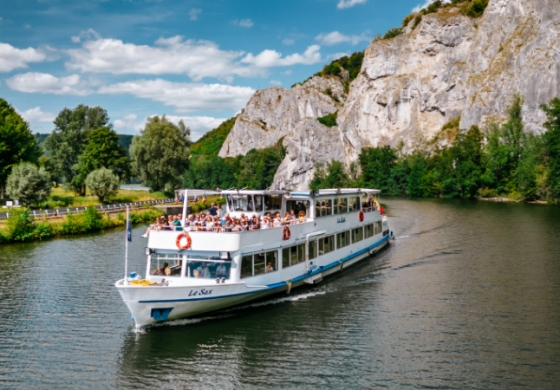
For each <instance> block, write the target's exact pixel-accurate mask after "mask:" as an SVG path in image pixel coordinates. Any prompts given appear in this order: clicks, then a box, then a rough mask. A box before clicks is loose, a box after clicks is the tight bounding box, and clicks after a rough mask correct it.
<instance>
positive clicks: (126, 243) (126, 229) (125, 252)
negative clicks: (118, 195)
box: [124, 206, 130, 285]
mask: <svg viewBox="0 0 560 390" xmlns="http://www.w3.org/2000/svg"><path fill="white" fill-rule="evenodd" d="M128 211H129V210H128V206H126V227H125V229H124V284H125V285H127V284H128V224H129V223H130V219H129V215H128V214H129V213H128Z"/></svg>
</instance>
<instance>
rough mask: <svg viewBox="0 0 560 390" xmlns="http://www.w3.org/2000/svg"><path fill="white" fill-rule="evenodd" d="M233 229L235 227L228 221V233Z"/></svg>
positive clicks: (226, 228)
mask: <svg viewBox="0 0 560 390" xmlns="http://www.w3.org/2000/svg"><path fill="white" fill-rule="evenodd" d="M232 227H233V225H232V224H231V222H229V221H228V222H227V223H226V227H225V230H226V232H228V233H229V232H231V229H232Z"/></svg>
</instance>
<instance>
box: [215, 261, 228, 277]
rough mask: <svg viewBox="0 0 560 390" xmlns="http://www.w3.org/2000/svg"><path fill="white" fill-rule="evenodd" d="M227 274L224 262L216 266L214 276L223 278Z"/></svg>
mask: <svg viewBox="0 0 560 390" xmlns="http://www.w3.org/2000/svg"><path fill="white" fill-rule="evenodd" d="M226 276H227V267H226V266H225V264H224V263H220V264H218V267H217V268H216V277H217V278H225V277H226Z"/></svg>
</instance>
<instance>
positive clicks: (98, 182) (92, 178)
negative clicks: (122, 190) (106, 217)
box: [85, 168, 120, 202]
mask: <svg viewBox="0 0 560 390" xmlns="http://www.w3.org/2000/svg"><path fill="white" fill-rule="evenodd" d="M119 184H120V181H119V177H118V176H117V175H115V174H114V173H113V171H111V170H110V169H107V168H99V169H96V170H94V171H93V172H91V173H90V174H89V175H87V177H86V179H85V185H86V187H87V188H89V190H90V191H91V193H92V194H93V195H95V196H97V198H98V199H99V201H100V202H104V201H105V200H106V199H108V198H110V197H112V196H115V195H116V194H117V192H118V191H119Z"/></svg>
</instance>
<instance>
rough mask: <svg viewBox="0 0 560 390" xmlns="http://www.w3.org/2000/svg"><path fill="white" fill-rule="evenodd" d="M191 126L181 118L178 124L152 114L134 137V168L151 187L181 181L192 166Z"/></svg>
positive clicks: (160, 187)
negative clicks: (190, 165) (190, 159)
mask: <svg viewBox="0 0 560 390" xmlns="http://www.w3.org/2000/svg"><path fill="white" fill-rule="evenodd" d="M190 143H191V141H190V129H189V128H188V127H185V125H184V123H182V121H181V122H180V123H179V126H178V125H175V124H174V123H172V122H171V121H169V120H168V119H167V118H166V117H165V115H164V116H162V117H159V116H157V115H156V116H153V117H151V118H150V119H149V121H148V123H146V127H145V128H144V130H142V131H141V132H140V135H139V136H136V137H134V138H133V139H132V145H131V146H130V155H131V157H132V165H133V169H134V170H135V171H136V172H137V173H138V174H139V175H140V177H141V179H142V181H143V182H144V183H145V184H146V185H148V186H149V187H150V188H151V189H152V190H154V191H159V190H163V189H165V187H166V185H169V186H171V187H177V186H179V185H180V184H181V180H182V176H183V173H184V171H185V170H186V169H187V168H188V166H189V145H190Z"/></svg>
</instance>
